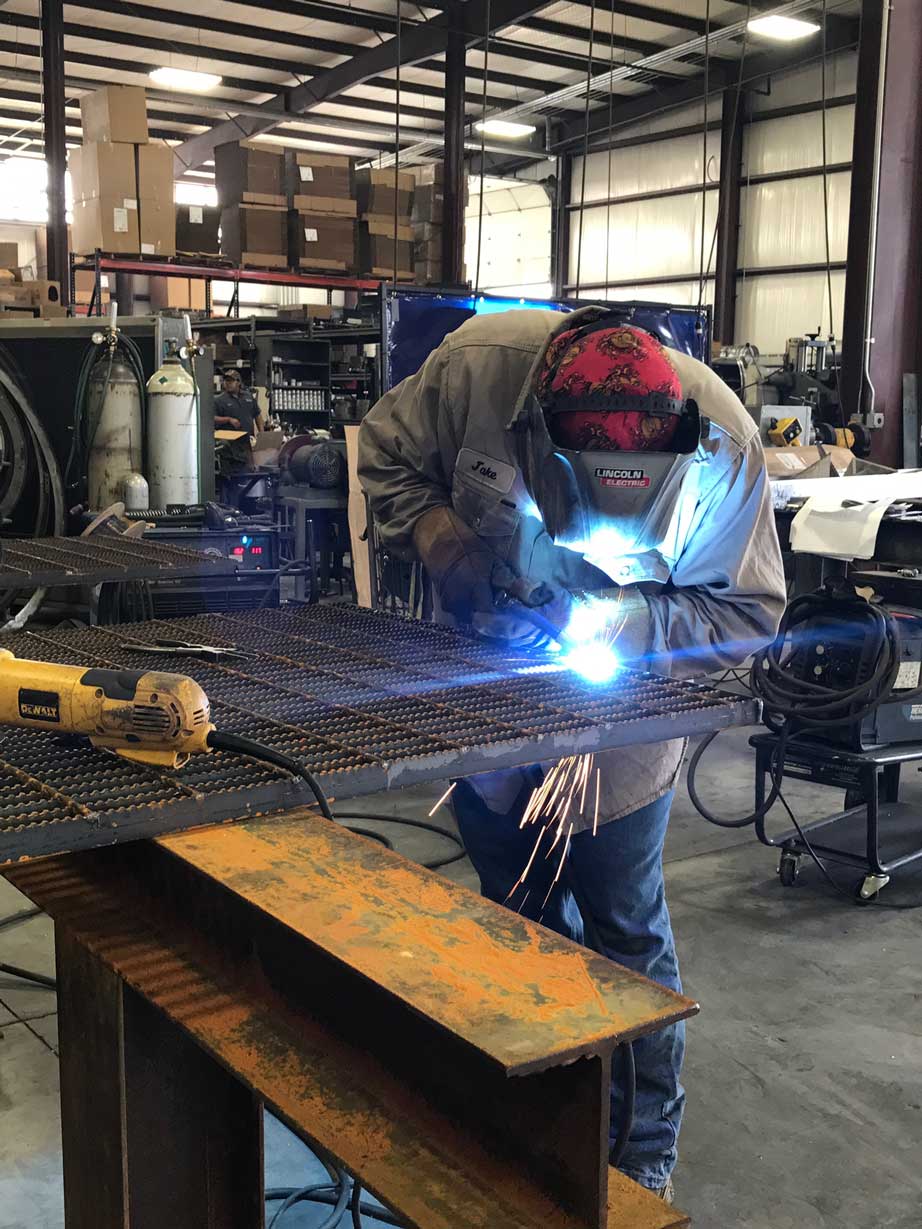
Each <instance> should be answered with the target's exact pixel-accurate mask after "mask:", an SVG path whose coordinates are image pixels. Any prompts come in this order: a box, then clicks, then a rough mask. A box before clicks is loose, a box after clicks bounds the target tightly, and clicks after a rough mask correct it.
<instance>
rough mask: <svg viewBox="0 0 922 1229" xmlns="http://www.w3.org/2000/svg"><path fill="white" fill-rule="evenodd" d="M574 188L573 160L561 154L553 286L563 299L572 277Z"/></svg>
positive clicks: (552, 261) (552, 265)
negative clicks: (572, 207)
mask: <svg viewBox="0 0 922 1229" xmlns="http://www.w3.org/2000/svg"><path fill="white" fill-rule="evenodd" d="M572 188H573V158H572V156H571V155H570V154H561V155H560V156H559V157H558V159H557V199H556V201H555V202H554V208H553V212H552V215H551V216H552V219H553V235H552V241H551V285H552V286H553V288H554V296H555V298H558V299H560V298H562V297H563V294H564V285H565V283H566V282H567V281H568V280H569V276H570V268H569V264H570V204H571V201H570V198H571V196H572Z"/></svg>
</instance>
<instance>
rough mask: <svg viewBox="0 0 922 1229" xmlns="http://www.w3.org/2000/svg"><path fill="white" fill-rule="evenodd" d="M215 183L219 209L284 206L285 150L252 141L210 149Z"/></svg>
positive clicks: (229, 143) (285, 195)
mask: <svg viewBox="0 0 922 1229" xmlns="http://www.w3.org/2000/svg"><path fill="white" fill-rule="evenodd" d="M214 171H215V186H216V187H217V190H218V204H219V205H220V206H221V208H222V209H229V208H230V207H231V206H233V205H279V206H282V205H287V204H288V197H287V194H286V191H285V151H284V149H281V148H278V147H272V146H268V145H257V144H255V143H254V142H253V141H231V142H228V143H227V144H225V145H219V146H218V147H217V149H216V150H215V151H214Z"/></svg>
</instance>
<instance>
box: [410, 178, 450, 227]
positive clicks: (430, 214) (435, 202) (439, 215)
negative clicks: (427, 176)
mask: <svg viewBox="0 0 922 1229" xmlns="http://www.w3.org/2000/svg"><path fill="white" fill-rule="evenodd" d="M444 217H445V190H444V188H442V187H441V185H437V184H427V185H425V186H424V187H422V188H420V187H417V189H416V191H415V192H414V194H413V221H414V222H435V223H437V224H438V225H439V226H441V224H442V222H443V220H444Z"/></svg>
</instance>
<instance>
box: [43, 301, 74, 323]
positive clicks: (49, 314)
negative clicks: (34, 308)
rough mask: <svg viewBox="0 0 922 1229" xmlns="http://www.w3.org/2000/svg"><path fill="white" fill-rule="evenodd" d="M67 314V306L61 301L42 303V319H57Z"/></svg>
mask: <svg viewBox="0 0 922 1229" xmlns="http://www.w3.org/2000/svg"><path fill="white" fill-rule="evenodd" d="M67 314H68V311H67V308H66V307H65V306H64V304H63V303H43V304H42V307H41V317H42V319H43V320H59V319H61V317H62V316H66V315H67Z"/></svg>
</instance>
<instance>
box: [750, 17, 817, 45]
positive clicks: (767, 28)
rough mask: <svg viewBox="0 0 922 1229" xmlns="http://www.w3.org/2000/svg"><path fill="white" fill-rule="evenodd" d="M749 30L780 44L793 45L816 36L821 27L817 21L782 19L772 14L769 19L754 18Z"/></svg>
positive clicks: (796, 18)
mask: <svg viewBox="0 0 922 1229" xmlns="http://www.w3.org/2000/svg"><path fill="white" fill-rule="evenodd" d="M749 30H750V33H752V34H764V35H765V37H766V38H774V39H777V40H778V42H779V43H793V42H794V41H795V40H796V39H798V38H807V37H808V35H810V34H816V32H817V30H819V26H818V25H817V24H816V22H815V21H801V20H800V18H799V17H781V16H779V14H777V13H772V14H770V15H769V16H768V17H754V18H753V19H752V21H750V22H749Z"/></svg>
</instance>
